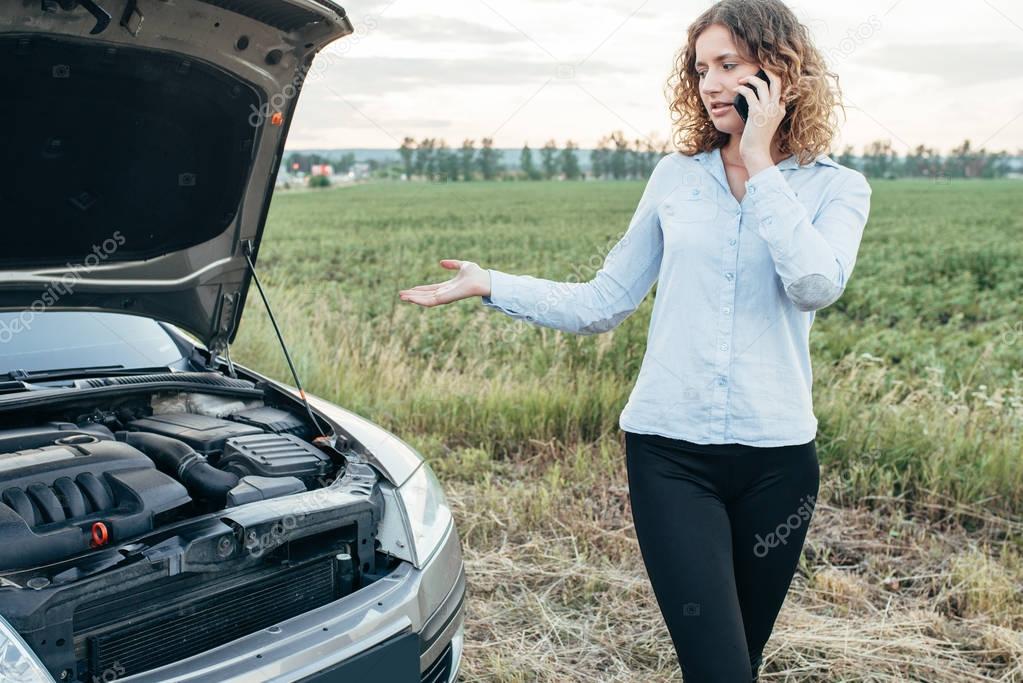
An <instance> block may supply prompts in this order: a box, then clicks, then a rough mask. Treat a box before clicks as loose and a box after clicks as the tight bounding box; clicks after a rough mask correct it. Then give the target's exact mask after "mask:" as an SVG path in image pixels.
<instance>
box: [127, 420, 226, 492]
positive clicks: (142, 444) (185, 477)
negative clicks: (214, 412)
mask: <svg viewBox="0 0 1023 683" xmlns="http://www.w3.org/2000/svg"><path fill="white" fill-rule="evenodd" d="M116 438H117V440H118V441H123V442H124V443H126V444H128V445H129V446H134V447H135V448H137V449H139V450H140V451H142V452H143V453H145V454H146V455H147V456H149V458H150V459H151V460H152V461H153V462H154V463H156V467H157V469H159V470H160V471H161V472H164V473H166V474H169V475H170V476H172V477H174V478H175V479H177V480H178V481H180V482H181V483H182V484H184V485H185V488H186V489H188V492H189V493H190V494H191V495H192V496H193V497H195V498H203V499H208V500H214V501H216V502H217V503H219V504H221V505H223V504H225V502H226V500H227V492H228V491H230V490H231V489H233V488H234V487H235V486H237V485H238V477H237V475H234V474H231V473H230V472H225V471H224V470H218V469H217V468H216V467H214V466H213V465H211V464H209V463H208V462H206V459H205V458H203V457H202V456H201V455H199V454H198V453H196V452H195V451H194V450H193V449H192V447H191V446H189V445H188V444H186V443H184V442H182V441H178V440H177V439H172V438H171V437H169V436H163V435H162V434H149V433H147V432H117V434H116Z"/></svg>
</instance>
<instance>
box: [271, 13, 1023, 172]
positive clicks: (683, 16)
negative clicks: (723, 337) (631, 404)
mask: <svg viewBox="0 0 1023 683" xmlns="http://www.w3.org/2000/svg"><path fill="white" fill-rule="evenodd" d="M341 2H342V4H343V5H344V7H345V9H346V10H347V11H348V14H349V16H350V17H351V19H352V23H353V24H354V25H355V27H356V32H355V34H353V35H351V36H348V37H346V38H342V39H341V40H339V41H337V42H336V43H334V44H333V45H332V46H331V47H330V48H328V49H327V50H326V51H325V52H323V53H321V55H320V56H319V57H318V59H317V64H316V66H315V67H314V69H313V71H312V72H311V74H310V75H309V77H308V79H307V84H306V87H305V89H304V91H303V94H302V98H301V101H300V103H299V108H298V112H297V114H296V120H295V122H294V124H293V126H292V129H291V135H290V137H289V145H288V146H289V147H290V148H292V149H309V148H338V147H347V148H358V147H370V148H388V149H394V148H396V147H397V146H398V145H399V144H400V143H401V139H402V138H403V137H404V136H406V135H410V136H412V137H414V138H416V139H421V138H423V137H435V138H444V139H445V140H446V142H447V143H448V145H449V146H458V145H460V144H461V142H462V140H463V139H464V138H474V139H476V140H477V143H478V141H479V140H480V139H481V138H483V137H493V138H494V139H495V144H496V146H498V147H520V146H521V145H522V144H524V143H528V144H530V145H531V146H534V147H538V146H542V145H543V143H544V142H545V141H547V140H548V139H551V138H554V139H556V140H557V141H558V143H559V145H560V144H562V143H563V142H564V141H565V140H566V139H572V140H574V141H575V142H576V143H577V144H579V145H580V146H582V147H592V146H593V145H594V144H595V143H596V141H597V140H598V139H599V138H600V137H601V136H603V135H605V134H607V133H609V132H611V131H612V130H615V129H621V130H622V131H624V132H625V134H626V136H628V137H629V138H631V139H636V138H653V139H660V140H668V139H669V137H670V131H671V128H670V119H669V117H668V111H667V104H666V100H665V95H664V82H665V80H666V78H667V76H668V73H669V71H670V68H671V65H672V60H673V58H674V55H675V52H676V51H677V50H678V48H679V47H680V45H681V41H682V40H683V39H684V37H685V34H686V28H687V27H688V25H689V24H690V23H691V22H692V21H693V20H694V19H695V18H696V17H697V16H698V15H699V13H700V12H702V11H703V10H704V9H706V8H707V7H709V6H710V5H711V4H712V3H710V2H692V1H687V0H681V1H680V0H645V1H644V0H431V2H423V0H350V1H349V2H344V0H341ZM788 4H789V6H790V7H792V9H793V10H794V11H795V12H796V15H797V16H798V17H799V18H800V20H801V21H802V22H803V23H804V24H806V25H807V27H808V28H809V29H810V32H811V34H812V35H813V37H814V40H815V41H816V44H817V46H818V48H819V49H820V50H821V51H822V52H823V53H824V54H825V55H826V56H827V57H828V61H829V64H830V66H831V68H832V70H834V71H835V72H837V73H838V75H839V77H840V78H839V83H840V85H841V87H842V91H843V95H844V101H845V105H846V114H847V119H846V120H845V121H844V123H843V124H842V127H841V135H840V137H839V139H837V140H836V141H835V144H834V146H833V153H834V154H838V153H839V152H840V151H841V149H842V148H843V146H844V145H846V144H851V145H853V146H854V147H855V148H856V151H857V152H859V151H860V149H861V148H862V146H863V145H864V144H866V143H867V142H870V141H871V140H875V139H881V138H883V139H889V140H891V142H892V145H893V146H894V147H895V149H896V150H898V151H899V152H900V153H905V152H906V150H908V149H911V148H912V147H915V146H916V145H919V144H926V145H928V146H932V147H937V148H938V149H939V150H940V151H941V152H947V151H948V150H949V149H951V147H953V146H954V145H957V144H959V143H960V142H961V141H962V140H963V139H966V138H969V139H970V141H971V144H972V145H973V146H974V147H976V148H979V147H982V146H983V147H986V148H987V149H988V150H989V151H995V150H1001V149H1006V150H1009V151H1010V152H1015V151H1016V150H1018V149H1020V148H1023V5H1021V4H1020V3H1019V2H1018V1H1016V0H969V1H967V2H963V1H961V0H959V1H956V0H859V1H858V2H854V3H839V2H834V0H803V1H801V2H789V3H788ZM838 115H839V120H840V121H841V120H842V115H841V110H839V113H838Z"/></svg>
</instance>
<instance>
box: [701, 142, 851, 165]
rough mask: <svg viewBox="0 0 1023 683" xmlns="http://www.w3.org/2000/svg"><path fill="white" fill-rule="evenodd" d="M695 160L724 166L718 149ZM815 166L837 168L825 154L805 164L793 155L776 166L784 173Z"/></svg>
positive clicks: (704, 153)
mask: <svg viewBox="0 0 1023 683" xmlns="http://www.w3.org/2000/svg"><path fill="white" fill-rule="evenodd" d="M695 159H696V160H697V161H699V162H701V163H707V162H708V161H712V162H717V163H721V164H722V166H724V164H723V163H722V162H721V161H720V159H721V148H720V147H715V148H714V149H712V150H711V151H709V152H700V153H699V154H697V155H696V156H695ZM817 164H824V165H825V166H834V167H835V168H838V164H837V163H836V162H835V160H834V159H832V158H831V157H829V156H828V155H827V154H818V155H817V158H816V159H814V160H813V161H811V162H810V163H807V164H800V163H798V162H797V161H796V155H795V154H793V155H791V156H789V157H787V158H785V159H782V160H781V161H779V162H778V163H777V164H776V165H777V166H778V170H779V171H785V170H788V169H792V168H810V167H811V166H815V165H817Z"/></svg>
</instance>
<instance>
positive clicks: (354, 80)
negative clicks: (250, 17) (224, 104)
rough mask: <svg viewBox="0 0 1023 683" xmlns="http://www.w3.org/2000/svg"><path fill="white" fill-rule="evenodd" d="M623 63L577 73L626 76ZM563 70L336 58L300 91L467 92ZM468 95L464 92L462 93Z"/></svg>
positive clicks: (485, 62) (496, 62)
mask: <svg viewBox="0 0 1023 683" xmlns="http://www.w3.org/2000/svg"><path fill="white" fill-rule="evenodd" d="M630 72H631V70H630V69H628V68H627V67H626V66H624V65H615V64H608V63H601V62H597V61H596V60H593V61H590V62H587V64H586V66H585V67H583V68H581V69H580V70H579V71H578V72H575V71H569V72H567V73H568V74H573V75H575V76H577V77H580V78H585V76H586V75H587V74H592V73H595V74H600V76H601V77H602V78H607V77H608V76H610V75H615V74H619V73H630ZM565 75H566V72H564V71H559V68H558V64H556V63H554V62H553V61H534V60H522V59H518V60H516V59H509V58H497V57H488V58H481V59H415V58H411V57H352V56H346V57H340V58H337V59H335V60H334V61H332V62H330V63H329V64H326V65H325V67H324V68H323V69H322V70H318V69H317V67H316V66H315V65H314V67H313V70H312V73H311V75H310V78H309V79H308V80H307V83H306V85H305V86H304V90H306V91H312V90H325V91H327V92H332V91H333V92H335V94H341V95H345V96H347V95H348V94H368V95H374V96H377V97H380V96H382V95H384V94H387V93H392V92H408V91H410V90H417V89H424V88H426V89H433V88H439V87H449V88H450V87H453V88H470V87H476V86H488V85H518V84H527V85H532V84H535V85H536V86H537V87H539V86H540V85H542V84H543V83H544V82H545V81H547V80H548V79H555V80H557V79H558V78H559V76H565ZM466 92H467V93H468V92H469V91H466Z"/></svg>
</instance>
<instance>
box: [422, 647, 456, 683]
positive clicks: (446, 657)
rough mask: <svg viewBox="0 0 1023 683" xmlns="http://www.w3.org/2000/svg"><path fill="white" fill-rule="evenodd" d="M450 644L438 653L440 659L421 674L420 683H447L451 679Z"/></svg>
mask: <svg viewBox="0 0 1023 683" xmlns="http://www.w3.org/2000/svg"><path fill="white" fill-rule="evenodd" d="M451 659H452V650H451V643H448V646H447V647H445V648H444V651H443V652H441V653H440V657H438V658H437V659H436V661H434V663H433V664H431V665H430V666H429V667H428V668H427V669H426V671H424V672H423V676H422V683H447V681H448V679H449V678H451V664H452V661H451Z"/></svg>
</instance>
